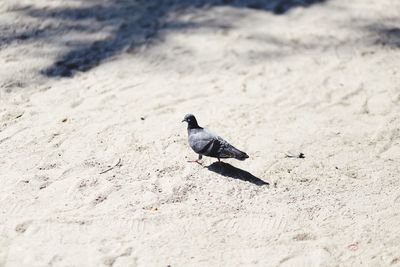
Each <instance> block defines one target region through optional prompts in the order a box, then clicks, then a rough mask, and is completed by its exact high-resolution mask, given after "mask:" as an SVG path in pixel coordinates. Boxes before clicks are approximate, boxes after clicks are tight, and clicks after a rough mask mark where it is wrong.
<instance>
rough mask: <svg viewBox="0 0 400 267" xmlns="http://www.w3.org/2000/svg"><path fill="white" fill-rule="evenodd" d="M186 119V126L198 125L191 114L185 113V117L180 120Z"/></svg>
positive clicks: (193, 126)
mask: <svg viewBox="0 0 400 267" xmlns="http://www.w3.org/2000/svg"><path fill="white" fill-rule="evenodd" d="M184 121H186V122H187V123H188V126H189V127H190V128H195V127H199V125H198V124H197V120H196V118H195V116H194V115H193V114H186V115H185V117H184V118H183V120H182V122H184Z"/></svg>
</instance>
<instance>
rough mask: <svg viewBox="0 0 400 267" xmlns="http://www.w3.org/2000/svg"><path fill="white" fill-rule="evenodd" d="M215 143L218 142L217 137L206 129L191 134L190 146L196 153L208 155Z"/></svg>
mask: <svg viewBox="0 0 400 267" xmlns="http://www.w3.org/2000/svg"><path fill="white" fill-rule="evenodd" d="M215 142H218V139H217V136H216V135H214V134H212V133H211V132H209V131H207V130H205V129H201V130H196V131H191V132H190V133H189V145H190V147H191V148H192V149H193V150H194V151H195V152H196V153H199V154H202V155H208V154H209V153H210V150H211V148H212V147H213V145H214V143H215ZM215 144H216V143H215Z"/></svg>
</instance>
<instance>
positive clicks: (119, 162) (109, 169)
mask: <svg viewBox="0 0 400 267" xmlns="http://www.w3.org/2000/svg"><path fill="white" fill-rule="evenodd" d="M120 164H121V158H119V160H118V162H117V164H115V165H114V166H112V167H110V168H108V169H107V170H105V171H102V172H101V173H100V174H103V173H106V172H109V171H111V170H112V169H114V168H115V167H117V166H118V165H120Z"/></svg>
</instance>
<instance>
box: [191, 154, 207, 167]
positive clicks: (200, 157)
mask: <svg viewBox="0 0 400 267" xmlns="http://www.w3.org/2000/svg"><path fill="white" fill-rule="evenodd" d="M202 157H203V156H202V155H200V154H199V158H198V159H196V160H188V162H196V163H197V164H200V165H203V164H202V163H201V162H200V160H201V159H202Z"/></svg>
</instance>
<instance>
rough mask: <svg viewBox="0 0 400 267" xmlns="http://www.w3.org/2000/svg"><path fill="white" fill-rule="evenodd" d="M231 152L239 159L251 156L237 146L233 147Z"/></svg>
mask: <svg viewBox="0 0 400 267" xmlns="http://www.w3.org/2000/svg"><path fill="white" fill-rule="evenodd" d="M231 152H232V154H233V157H234V158H235V159H238V160H245V159H247V158H248V157H249V155H247V154H246V153H245V152H243V151H240V150H239V149H237V148H235V147H232V148H231Z"/></svg>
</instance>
